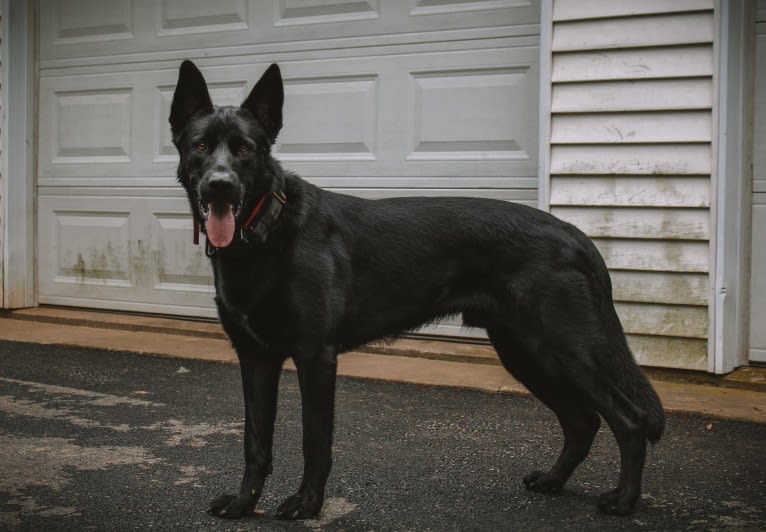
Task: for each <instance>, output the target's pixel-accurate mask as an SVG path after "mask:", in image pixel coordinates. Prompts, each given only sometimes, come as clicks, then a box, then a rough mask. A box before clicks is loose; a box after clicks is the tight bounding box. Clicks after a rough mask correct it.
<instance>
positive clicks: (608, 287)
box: [586, 244, 665, 444]
mask: <svg viewBox="0 0 766 532" xmlns="http://www.w3.org/2000/svg"><path fill="white" fill-rule="evenodd" d="M586 249H587V250H588V251H587V254H588V255H589V258H590V261H589V262H590V263H591V265H592V267H593V272H594V276H595V282H596V284H597V285H599V286H598V287H597V290H596V293H597V294H598V295H599V296H600V297H601V298H602V299H601V301H599V305H600V307H601V308H600V310H601V316H602V320H603V323H604V324H605V325H606V327H607V328H608V333H609V334H608V338H609V342H610V345H609V353H610V356H609V370H611V373H612V375H614V379H615V381H616V384H617V388H618V389H619V390H620V391H621V392H622V393H623V394H625V396H626V397H627V398H628V399H629V400H630V401H631V402H633V404H635V405H636V406H637V407H638V408H640V409H641V410H643V411H644V412H645V413H646V415H647V436H646V437H647V440H649V442H650V443H652V444H655V443H657V442H658V441H659V440H660V437H661V436H662V433H663V431H664V430H665V411H664V409H663V407H662V401H660V398H659V396H658V395H657V392H656V391H655V389H654V387H653V386H652V384H651V382H649V379H648V378H647V377H646V375H645V374H644V372H643V371H642V370H641V368H639V367H638V364H637V363H636V359H635V357H634V356H633V353H632V352H631V350H630V347H629V346H628V341H627V339H626V338H625V332H624V331H623V328H622V323H620V318H619V316H618V315H617V311H616V310H615V308H614V301H613V299H612V281H611V278H610V276H609V271H608V269H607V267H606V264H605V263H604V259H603V258H602V257H601V255H600V254H599V252H598V250H597V249H596V247H595V246H594V245H592V244H591V245H589V246H587V247H586Z"/></svg>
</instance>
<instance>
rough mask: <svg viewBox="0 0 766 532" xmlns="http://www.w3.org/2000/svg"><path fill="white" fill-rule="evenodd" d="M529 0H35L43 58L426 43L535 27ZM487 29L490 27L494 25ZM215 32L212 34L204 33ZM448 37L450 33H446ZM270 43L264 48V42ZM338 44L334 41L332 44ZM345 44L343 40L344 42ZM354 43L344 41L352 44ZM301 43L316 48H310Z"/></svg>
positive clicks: (531, 31) (532, 31) (534, 5)
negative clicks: (438, 36)
mask: <svg viewBox="0 0 766 532" xmlns="http://www.w3.org/2000/svg"><path fill="white" fill-rule="evenodd" d="M539 9H540V8H539V2H538V1H536V0H535V1H531V2H516V1H512V0H461V1H455V0H385V2H382V0H330V1H321V0H223V1H219V2H214V3H210V2H205V1H202V0H186V1H184V0H161V1H157V2H150V1H145V0H144V1H123V0H101V1H98V2H96V1H94V0H41V1H40V27H41V32H40V40H41V43H40V44H41V58H42V59H43V61H52V60H57V59H62V60H68V59H72V58H92V57H98V56H102V57H103V56H109V55H117V56H124V55H127V54H136V53H156V52H157V51H159V50H163V51H164V50H205V52H206V55H215V54H223V55H229V54H230V53H231V50H226V48H227V47H236V46H241V47H246V48H247V52H246V53H248V54H253V53H259V52H263V51H266V50H268V51H270V52H272V53H273V52H274V51H276V50H288V49H294V48H295V43H296V42H301V41H327V40H329V39H334V40H340V39H349V38H358V39H362V40H363V42H366V43H369V44H372V45H375V44H376V41H379V40H381V39H382V40H384V41H386V42H387V43H388V44H391V43H393V42H401V41H405V42H428V41H431V40H432V37H429V36H427V35H424V32H429V31H462V30H468V31H470V32H471V34H472V35H471V37H472V38H477V37H487V36H490V35H499V34H502V35H509V34H515V35H537V34H538V33H539V27H538V24H539ZM493 28H497V29H496V30H495V29H493ZM211 34H215V38H214V42H212V43H211V40H210V39H206V36H209V35H211ZM453 38H454V37H453ZM275 44H278V45H280V46H279V47H278V48H274V46H273V45H275ZM338 44H340V43H338ZM349 44H351V43H349ZM358 44H359V43H353V45H358ZM309 49H316V46H310V48H309Z"/></svg>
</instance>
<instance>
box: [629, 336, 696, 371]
mask: <svg viewBox="0 0 766 532" xmlns="http://www.w3.org/2000/svg"><path fill="white" fill-rule="evenodd" d="M628 345H629V346H630V349H631V351H633V355H634V356H635V357H636V360H638V363H639V364H641V365H642V366H655V367H662V368H682V369H691V370H698V371H705V370H707V340H703V339H699V338H673V337H670V336H641V335H628Z"/></svg>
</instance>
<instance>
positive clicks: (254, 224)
mask: <svg viewBox="0 0 766 532" xmlns="http://www.w3.org/2000/svg"><path fill="white" fill-rule="evenodd" d="M285 203H287V197H286V196H285V193H284V192H282V191H280V192H272V193H271V194H264V195H263V196H262V197H261V199H260V200H258V203H256V205H255V207H254V208H253V210H252V212H251V213H250V216H249V217H248V218H247V220H246V221H245V223H244V224H242V227H241V228H240V230H239V238H240V241H241V242H242V244H244V245H245V246H250V245H255V244H262V243H264V242H265V241H266V239H267V238H268V237H269V234H270V233H271V231H272V230H273V229H274V226H275V225H276V223H277V220H278V219H279V215H280V214H281V213H282V208H283V207H284V205H285ZM199 232H200V226H199V220H198V219H197V217H196V216H195V217H194V244H195V245H199ZM217 250H218V248H216V247H214V246H213V245H212V244H210V241H209V240H206V241H205V254H206V255H207V256H208V257H210V256H212V255H213V254H214V253H215V252H216V251H217Z"/></svg>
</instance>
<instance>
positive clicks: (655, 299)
mask: <svg viewBox="0 0 766 532" xmlns="http://www.w3.org/2000/svg"><path fill="white" fill-rule="evenodd" d="M611 277H612V297H613V298H614V300H615V301H624V302H629V301H633V302H638V303H665V304H675V305H707V302H708V276H707V274H699V273H667V272H631V271H613V272H611Z"/></svg>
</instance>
